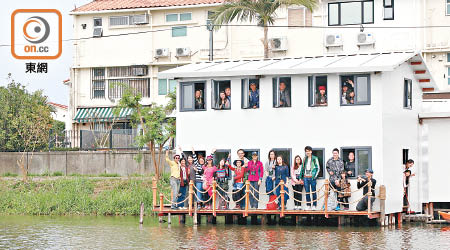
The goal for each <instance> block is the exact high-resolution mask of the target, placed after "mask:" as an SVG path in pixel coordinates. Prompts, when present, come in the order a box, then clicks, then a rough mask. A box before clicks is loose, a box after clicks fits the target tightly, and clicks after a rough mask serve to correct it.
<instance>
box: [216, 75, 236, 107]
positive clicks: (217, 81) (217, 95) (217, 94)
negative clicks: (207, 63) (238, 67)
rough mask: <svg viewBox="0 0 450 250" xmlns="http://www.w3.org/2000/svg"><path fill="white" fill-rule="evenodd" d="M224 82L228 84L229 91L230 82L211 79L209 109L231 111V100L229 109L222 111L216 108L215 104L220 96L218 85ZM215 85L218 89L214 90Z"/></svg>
mask: <svg viewBox="0 0 450 250" xmlns="http://www.w3.org/2000/svg"><path fill="white" fill-rule="evenodd" d="M224 82H229V84H230V89H231V80H214V79H211V109H214V110H231V100H230V108H223V109H219V108H216V103H217V100H218V98H219V95H220V91H219V90H220V84H221V83H224ZM216 84H217V85H218V86H217V88H218V89H216ZM216 92H217V93H216Z"/></svg>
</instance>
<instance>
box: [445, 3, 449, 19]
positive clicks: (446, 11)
mask: <svg viewBox="0 0 450 250" xmlns="http://www.w3.org/2000/svg"><path fill="white" fill-rule="evenodd" d="M445 5H446V8H445V15H446V16H450V0H447V2H446V3H445Z"/></svg>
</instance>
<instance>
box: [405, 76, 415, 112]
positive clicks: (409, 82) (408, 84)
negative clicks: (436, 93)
mask: <svg viewBox="0 0 450 250" xmlns="http://www.w3.org/2000/svg"><path fill="white" fill-rule="evenodd" d="M408 90H409V92H408ZM408 94H409V97H408ZM412 95H413V90H412V80H411V79H408V78H404V79H403V108H404V109H412V100H413V98H412Z"/></svg>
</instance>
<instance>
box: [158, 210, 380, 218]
mask: <svg viewBox="0 0 450 250" xmlns="http://www.w3.org/2000/svg"><path fill="white" fill-rule="evenodd" d="M153 211H154V212H156V213H158V215H159V216H167V215H169V214H170V215H186V214H189V210H188V209H170V207H164V209H163V210H162V211H161V210H160V208H159V207H155V208H154V209H153ZM245 212H246V211H245V210H237V209H226V210H221V209H216V211H215V213H216V216H224V215H243V214H244V213H245ZM194 213H195V212H194V210H192V215H193V214H194ZM196 213H197V214H202V215H213V214H214V211H213V210H212V209H199V210H197V211H196ZM247 213H248V216H251V215H281V211H280V210H265V209H250V210H248V211H247ZM283 214H284V216H286V215H323V216H324V217H326V218H329V217H335V216H367V217H368V218H369V219H376V218H379V217H380V212H378V211H372V212H370V213H368V212H367V211H348V210H347V211H323V210H284V212H283Z"/></svg>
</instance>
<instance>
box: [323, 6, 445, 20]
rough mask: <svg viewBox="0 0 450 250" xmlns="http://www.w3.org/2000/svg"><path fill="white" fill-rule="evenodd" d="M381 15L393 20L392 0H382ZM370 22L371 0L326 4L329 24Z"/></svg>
mask: <svg viewBox="0 0 450 250" xmlns="http://www.w3.org/2000/svg"><path fill="white" fill-rule="evenodd" d="M447 1H449V0H447ZM383 15H384V20H394V0H383ZM371 23H374V1H373V0H365V1H350V2H338V3H329V4H328V25H329V26H337V25H349V24H371Z"/></svg>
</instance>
